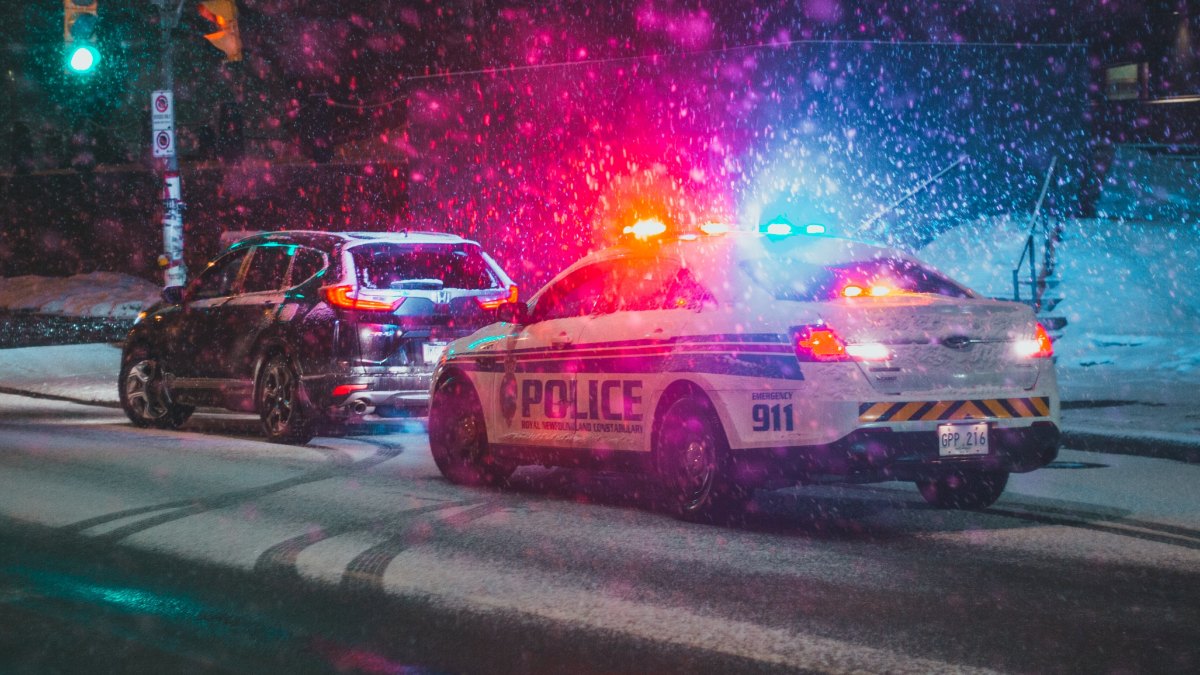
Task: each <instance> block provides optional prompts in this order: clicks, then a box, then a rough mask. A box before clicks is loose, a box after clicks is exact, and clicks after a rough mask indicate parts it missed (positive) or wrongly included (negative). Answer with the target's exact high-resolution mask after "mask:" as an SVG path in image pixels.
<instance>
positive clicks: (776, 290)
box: [742, 258, 974, 302]
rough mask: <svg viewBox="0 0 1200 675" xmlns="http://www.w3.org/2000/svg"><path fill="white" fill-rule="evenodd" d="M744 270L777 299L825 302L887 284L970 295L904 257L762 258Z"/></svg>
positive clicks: (746, 264)
mask: <svg viewBox="0 0 1200 675" xmlns="http://www.w3.org/2000/svg"><path fill="white" fill-rule="evenodd" d="M742 269H743V270H744V271H745V272H746V273H747V274H748V275H749V276H750V278H751V279H753V280H754V281H755V283H757V284H758V285H759V286H761V287H762V288H763V289H764V290H766V291H767V292H769V293H771V294H772V295H773V296H775V298H776V299H777V300H792V301H797V302H822V301H827V300H833V299H836V298H840V297H843V294H844V292H845V289H846V288H847V287H848V286H858V287H860V288H863V289H870V288H872V287H875V286H883V287H886V288H888V289H890V290H891V291H892V292H902V293H919V294H927V295H945V296H950V297H955V298H970V297H974V294H973V293H972V292H971V291H970V290H969V289H967V288H966V287H964V286H961V285H959V284H957V283H955V282H953V281H951V280H950V279H948V278H946V277H944V276H942V275H941V274H938V273H937V272H934V271H933V270H930V269H928V268H926V267H922V266H921V265H918V264H916V263H913V262H911V261H908V260H903V259H900V258H876V259H871V260H857V261H851V262H846V263H839V264H836V265H815V264H812V263H805V262H800V261H796V260H790V259H789V260H781V259H777V258H760V259H757V260H747V261H743V262H742Z"/></svg>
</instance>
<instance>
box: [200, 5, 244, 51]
mask: <svg viewBox="0 0 1200 675" xmlns="http://www.w3.org/2000/svg"><path fill="white" fill-rule="evenodd" d="M198 9H199V11H200V16H202V17H204V18H205V19H208V20H209V21H211V22H213V23H214V24H216V26H217V30H216V32H213V33H209V34H207V35H205V36H204V37H205V38H207V39H208V41H209V42H211V43H212V44H213V46H214V47H216V48H217V49H220V50H221V51H223V52H225V62H226V63H231V62H233V61H241V60H242V36H241V34H240V33H239V32H238V18H237V3H235V2H234V0H204V1H203V2H201V3H200V5H199V7H198Z"/></svg>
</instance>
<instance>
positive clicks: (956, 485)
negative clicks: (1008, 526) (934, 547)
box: [917, 469, 1008, 510]
mask: <svg viewBox="0 0 1200 675" xmlns="http://www.w3.org/2000/svg"><path fill="white" fill-rule="evenodd" d="M1007 484H1008V472H1007V471H978V470H969V469H962V470H959V471H954V472H951V473H948V474H945V475H943V476H938V477H937V478H930V479H925V480H919V481H917V489H918V490H920V491H921V496H922V497H924V498H925V501H927V502H929V503H930V504H932V505H933V506H936V507H938V508H939V509H968V510H969V509H985V508H987V507H989V506H991V505H992V504H994V503H996V500H997V499H999V498H1000V493H1002V492H1004V487H1005V486H1006V485H1007Z"/></svg>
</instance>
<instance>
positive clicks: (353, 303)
mask: <svg viewBox="0 0 1200 675" xmlns="http://www.w3.org/2000/svg"><path fill="white" fill-rule="evenodd" d="M321 290H322V291H323V292H324V294H325V301H326V302H328V303H329V304H331V305H333V306H334V307H341V308H342V309H363V310H370V311H381V312H390V311H392V310H394V309H396V308H397V307H399V306H400V305H402V304H404V298H395V299H392V298H382V297H378V296H375V297H373V296H371V295H370V294H367V293H363V292H362V291H361V290H359V289H356V288H355V287H354V286H353V285H352V284H342V285H340V286H326V287H325V288H322V289H321Z"/></svg>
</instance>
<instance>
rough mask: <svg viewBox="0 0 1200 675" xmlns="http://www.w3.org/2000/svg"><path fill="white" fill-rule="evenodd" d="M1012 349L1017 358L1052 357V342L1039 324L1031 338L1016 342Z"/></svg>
mask: <svg viewBox="0 0 1200 675" xmlns="http://www.w3.org/2000/svg"><path fill="white" fill-rule="evenodd" d="M1014 349H1016V352H1017V355H1018V356H1024V357H1026V358H1031V359H1048V358H1050V357H1051V356H1054V342H1053V341H1051V340H1050V334H1049V333H1047V332H1046V327H1045V326H1043V325H1042V324H1041V323H1038V324H1037V329H1036V331H1035V332H1034V334H1033V337H1032V338H1026V339H1024V340H1017V341H1016V344H1015V346H1014Z"/></svg>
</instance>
